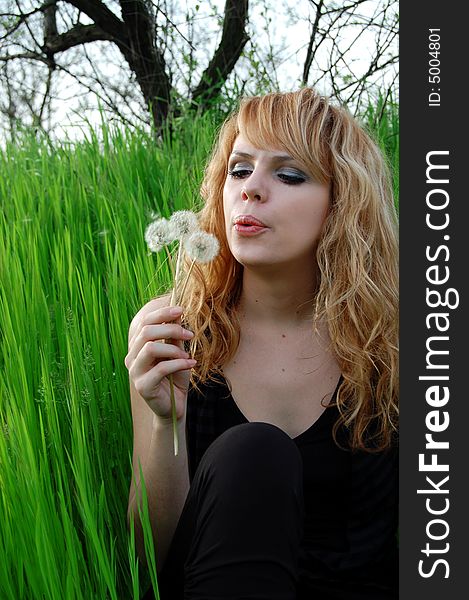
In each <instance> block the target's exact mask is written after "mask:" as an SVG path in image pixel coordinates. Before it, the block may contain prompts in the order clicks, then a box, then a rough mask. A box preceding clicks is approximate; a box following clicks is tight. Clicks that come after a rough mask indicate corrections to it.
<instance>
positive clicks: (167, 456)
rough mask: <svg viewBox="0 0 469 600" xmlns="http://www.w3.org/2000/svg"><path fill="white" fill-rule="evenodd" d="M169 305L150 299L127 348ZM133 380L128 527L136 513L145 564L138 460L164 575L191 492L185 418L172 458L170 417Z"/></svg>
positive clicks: (132, 327) (138, 545)
mask: <svg viewBox="0 0 469 600" xmlns="http://www.w3.org/2000/svg"><path fill="white" fill-rule="evenodd" d="M167 305H168V301H167V299H165V298H162V299H156V300H152V301H151V302H149V303H148V304H147V305H145V306H144V307H143V308H142V309H141V310H140V311H139V313H137V315H136V316H135V318H134V319H133V321H132V323H131V325H130V328H129V348H130V342H131V340H132V339H133V338H134V335H135V333H136V330H137V327H138V324H139V323H141V321H140V320H141V319H142V318H144V317H145V315H147V314H149V313H150V312H153V311H155V310H158V309H159V308H162V307H163V306H167ZM129 381H130V398H131V405H132V421H133V435H134V446H133V459H132V465H133V475H132V480H131V485H130V492H129V504H128V511H127V521H128V525H129V527H130V515H131V514H133V515H134V520H135V540H136V548H137V552H138V555H139V556H140V559H141V561H142V562H143V563H144V564H147V560H146V557H145V549H144V540H143V529H142V525H141V522H140V518H139V514H138V502H137V496H138V498H139V499H140V501H141V489H140V475H139V467H138V463H139V461H140V463H141V467H142V473H143V476H144V479H145V486H146V491H147V496H148V510H149V516H150V523H151V527H152V533H153V539H154V545H155V552H156V564H157V571H158V572H160V571H161V569H162V566H163V563H164V561H165V559H166V556H167V553H168V549H169V546H170V544H171V540H172V538H173V535H174V531H175V529H176V526H177V523H178V520H179V517H180V515H181V512H182V508H183V506H184V502H185V500H186V497H187V493H188V491H189V471H188V460H187V448H186V432H185V423H186V417H185V413H184V416H183V417H182V418H181V419H179V421H178V436H179V440H180V445H179V453H178V456H174V449H173V430H172V421H171V417H169V418H166V417H160V416H157V415H156V414H155V413H154V412H153V411H152V410H151V409H150V407H149V406H148V404H147V402H146V401H145V400H144V398H143V397H142V396H141V395H140V394H139V393H138V391H137V390H136V388H135V385H134V382H133V380H132V378H131V377H129ZM134 477H135V480H136V487H135V485H134ZM137 492H138V494H137Z"/></svg>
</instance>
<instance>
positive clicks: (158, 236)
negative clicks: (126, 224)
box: [145, 218, 175, 252]
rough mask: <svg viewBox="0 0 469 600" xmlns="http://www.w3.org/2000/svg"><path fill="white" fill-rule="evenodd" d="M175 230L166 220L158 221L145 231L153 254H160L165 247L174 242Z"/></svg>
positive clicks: (146, 239)
mask: <svg viewBox="0 0 469 600" xmlns="http://www.w3.org/2000/svg"><path fill="white" fill-rule="evenodd" d="M174 239H175V237H174V234H173V228H172V227H171V225H170V223H169V221H168V220H166V219H162V218H161V219H157V220H156V221H153V223H150V225H148V227H147V228H146V230H145V241H146V243H147V246H148V248H149V249H150V250H151V251H152V252H159V251H160V250H161V248H163V246H165V245H166V244H170V243H171V242H172V241H174Z"/></svg>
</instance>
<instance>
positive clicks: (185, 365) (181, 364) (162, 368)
mask: <svg viewBox="0 0 469 600" xmlns="http://www.w3.org/2000/svg"><path fill="white" fill-rule="evenodd" d="M196 363H197V361H196V360H193V359H184V358H179V359H175V360H166V361H164V362H160V363H158V364H157V365H156V366H155V367H153V369H151V370H150V371H148V372H147V373H145V374H144V375H142V376H141V377H140V378H139V380H137V379H135V380H134V381H135V389H136V390H137V391H138V393H139V394H141V395H142V396H144V397H145V396H150V394H151V392H152V390H154V388H155V387H156V386H158V385H159V384H160V383H161V381H162V380H163V379H164V378H165V377H167V376H168V375H174V374H176V373H179V372H180V371H188V370H190V369H192V368H193V367H194V366H195V364H196Z"/></svg>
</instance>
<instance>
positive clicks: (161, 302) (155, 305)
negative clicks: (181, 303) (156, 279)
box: [129, 294, 171, 339]
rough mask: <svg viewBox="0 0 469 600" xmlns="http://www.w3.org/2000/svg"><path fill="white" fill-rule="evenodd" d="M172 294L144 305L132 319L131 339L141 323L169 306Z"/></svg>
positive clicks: (130, 327)
mask: <svg viewBox="0 0 469 600" xmlns="http://www.w3.org/2000/svg"><path fill="white" fill-rule="evenodd" d="M170 297H171V296H170V294H165V295H164V296H158V298H152V299H151V300H150V301H149V302H147V303H146V304H144V305H143V306H142V308H141V309H140V310H139V311H138V312H137V314H136V315H135V317H134V318H133V319H132V321H131V323H130V326H129V339H130V338H131V337H132V335H133V333H134V331H135V329H136V328H137V327H138V325H139V324H140V323H141V321H142V320H143V319H144V318H145V317H146V315H148V314H149V313H151V312H154V311H155V310H158V309H160V308H164V307H165V306H169V302H170Z"/></svg>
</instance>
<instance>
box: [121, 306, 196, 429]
mask: <svg viewBox="0 0 469 600" xmlns="http://www.w3.org/2000/svg"><path fill="white" fill-rule="evenodd" d="M182 312H183V309H182V308H181V307H180V306H167V307H164V308H160V309H158V310H155V311H153V312H150V313H148V314H147V315H146V316H145V317H144V318H143V319H142V321H141V322H140V323H139V324H138V325H137V328H136V330H135V332H134V335H133V337H132V338H131V340H130V341H129V352H128V354H127V356H126V357H125V361H124V362H125V366H126V367H127V369H128V371H129V376H130V379H131V380H132V381H133V384H134V386H135V389H136V390H137V392H138V393H139V394H140V395H141V396H142V398H143V399H144V400H145V401H146V403H147V404H148V406H149V407H150V408H151V410H152V411H153V412H154V413H155V414H156V415H157V416H158V417H160V418H161V419H163V420H167V421H168V422H170V421H171V398H170V384H169V380H168V378H167V376H168V375H170V374H172V375H173V383H174V398H175V403H176V417H177V419H178V420H179V419H181V418H182V417H183V416H184V414H185V411H186V402H187V391H188V388H189V380H190V369H192V368H193V367H194V366H195V364H196V362H197V361H195V360H191V359H190V358H189V354H188V353H187V352H185V351H184V345H183V341H184V340H190V339H191V338H192V337H193V336H194V334H193V333H192V332H191V331H189V330H187V329H184V328H183V327H182V326H181V325H180V322H181V315H182Z"/></svg>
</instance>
